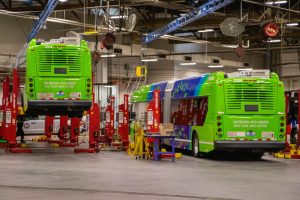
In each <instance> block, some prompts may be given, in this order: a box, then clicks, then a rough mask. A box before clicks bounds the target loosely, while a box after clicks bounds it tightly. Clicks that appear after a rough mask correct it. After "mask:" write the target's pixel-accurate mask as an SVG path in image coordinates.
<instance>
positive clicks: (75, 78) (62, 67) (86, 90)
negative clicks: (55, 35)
mask: <svg viewBox="0 0 300 200" xmlns="http://www.w3.org/2000/svg"><path fill="white" fill-rule="evenodd" d="M92 85H93V84H92V69H91V54H90V50H89V48H88V46H87V44H86V42H85V41H84V40H78V39H76V38H73V40H70V38H65V40H64V39H63V40H58V41H55V42H50V43H39V42H37V41H36V40H32V41H31V42H30V43H29V48H28V50H27V70H26V80H25V92H26V95H25V109H26V112H28V113H32V114H50V115H65V114H68V115H82V112H83V111H85V110H88V109H89V108H90V106H91V103H92Z"/></svg>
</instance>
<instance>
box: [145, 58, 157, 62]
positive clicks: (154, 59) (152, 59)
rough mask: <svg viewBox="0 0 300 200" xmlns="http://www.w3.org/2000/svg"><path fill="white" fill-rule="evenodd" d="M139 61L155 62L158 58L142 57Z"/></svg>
mask: <svg viewBox="0 0 300 200" xmlns="http://www.w3.org/2000/svg"><path fill="white" fill-rule="evenodd" d="M141 61H142V62H156V61H158V59H157V58H149V59H142V60H141Z"/></svg>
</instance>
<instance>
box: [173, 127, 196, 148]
mask: <svg viewBox="0 0 300 200" xmlns="http://www.w3.org/2000/svg"><path fill="white" fill-rule="evenodd" d="M191 130H192V129H191V127H190V126H181V125H175V126H174V134H175V147H176V148H180V149H186V150H191V149H192V148H191V141H192V134H191V133H192V132H191Z"/></svg>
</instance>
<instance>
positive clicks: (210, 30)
mask: <svg viewBox="0 0 300 200" xmlns="http://www.w3.org/2000/svg"><path fill="white" fill-rule="evenodd" d="M213 31H215V30H214V29H204V30H199V31H198V33H207V32H213Z"/></svg>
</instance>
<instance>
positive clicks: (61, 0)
mask: <svg viewBox="0 0 300 200" xmlns="http://www.w3.org/2000/svg"><path fill="white" fill-rule="evenodd" d="M59 1H60V2H62V3H66V2H67V1H68V0H59Z"/></svg>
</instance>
